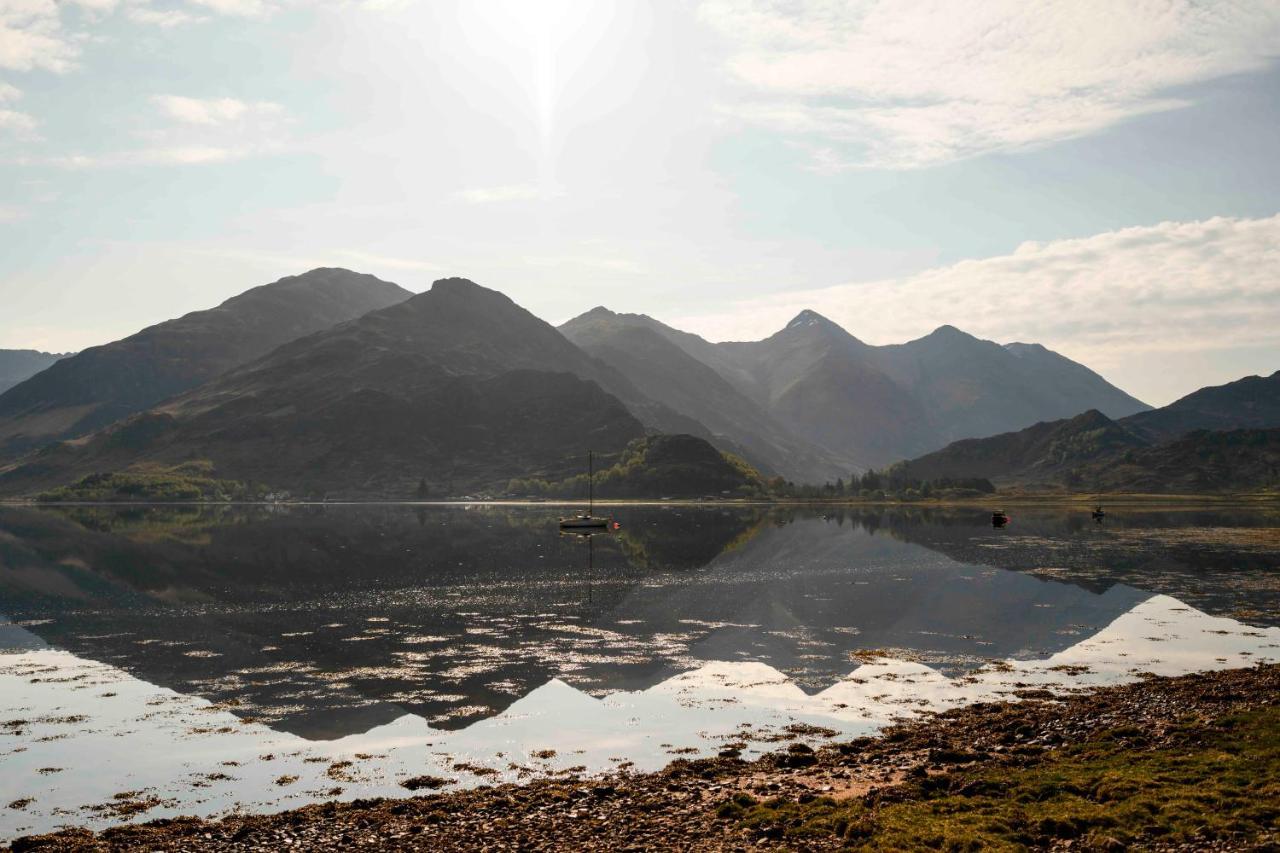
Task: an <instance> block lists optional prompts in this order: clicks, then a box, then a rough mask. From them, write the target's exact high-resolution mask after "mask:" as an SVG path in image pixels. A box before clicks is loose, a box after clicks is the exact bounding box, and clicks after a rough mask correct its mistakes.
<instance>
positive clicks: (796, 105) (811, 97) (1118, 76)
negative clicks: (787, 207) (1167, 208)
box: [699, 0, 1280, 170]
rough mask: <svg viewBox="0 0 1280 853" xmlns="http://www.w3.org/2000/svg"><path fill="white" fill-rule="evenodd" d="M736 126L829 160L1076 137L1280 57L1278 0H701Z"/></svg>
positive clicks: (871, 160)
mask: <svg viewBox="0 0 1280 853" xmlns="http://www.w3.org/2000/svg"><path fill="white" fill-rule="evenodd" d="M699 16H700V18H701V19H702V20H703V21H704V22H705V23H707V24H708V25H709V26H710V27H711V28H712V29H713V30H714V31H715V32H717V33H719V34H721V35H722V36H723V37H724V38H725V41H726V44H727V47H728V50H729V56H728V60H727V68H728V71H729V74H730V75H731V77H732V78H733V79H734V80H735V81H737V82H738V83H740V84H741V97H740V98H738V99H735V100H734V101H732V102H731V103H727V104H725V105H724V109H725V111H726V112H728V113H729V114H731V115H732V116H735V117H737V118H739V119H741V120H743V121H745V122H748V123H751V124H756V125H760V126H764V127H768V128H772V129H776V130H779V131H781V132H783V133H785V134H788V135H791V136H793V137H794V138H796V140H797V141H798V142H799V143H800V144H802V145H804V146H805V147H806V148H808V149H809V150H810V151H811V152H812V153H813V155H814V158H815V165H817V166H818V167H819V168H821V169H825V170H838V169H843V168H850V167H880V168H896V169H909V168H918V167H925V166H932V165H937V164H941V163H946V162H949V161H953V160H957V159H961V158H965V157H971V156H977V155H981V154H986V153H990V152H996V151H1017V150H1022V149H1027V148H1030V147H1034V146H1038V145H1044V144H1048V143H1051V142H1054V141H1058V140H1062V139H1068V138H1071V137H1076V136H1081V135H1084V134H1088V133H1092V132H1094V131H1097V130H1100V129H1101V128H1104V127H1107V126H1109V125H1113V124H1115V123H1117V122H1119V121H1122V120H1124V119H1127V118H1130V117H1132V116H1136V115H1141V114H1143V113H1149V112H1153V111H1158V110H1167V109H1171V108H1175V107H1178V106H1181V105H1184V104H1186V103H1187V101H1186V100H1185V98H1182V97H1177V96H1174V95H1171V94H1169V93H1170V91H1171V90H1173V89H1175V88H1176V87H1180V86H1185V85H1188V84H1193V83H1197V82H1201V81H1206V80H1211V79H1214V78H1218V77H1222V76H1225V75H1229V74H1236V73H1242V72H1249V71H1257V70H1260V69H1262V68H1264V67H1265V66H1266V65H1267V64H1268V63H1269V62H1270V61H1272V60H1274V59H1275V58H1276V57H1277V56H1280V5H1277V4H1276V3H1275V2H1274V0H1240V2H1235V3H1230V4H1226V3H1196V2H1191V0H1169V2H1161V3H1113V2H1109V0H1041V2H1024V0H992V2H983V3H969V4H960V5H957V4H954V3H951V2H944V0H704V2H703V3H702V4H701V6H700V7H699Z"/></svg>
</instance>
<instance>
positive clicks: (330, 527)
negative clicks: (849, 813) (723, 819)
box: [0, 506, 1280, 838]
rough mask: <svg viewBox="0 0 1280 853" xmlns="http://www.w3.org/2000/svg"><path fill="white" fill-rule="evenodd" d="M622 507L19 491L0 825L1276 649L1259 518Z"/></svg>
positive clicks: (385, 777)
mask: <svg viewBox="0 0 1280 853" xmlns="http://www.w3.org/2000/svg"><path fill="white" fill-rule="evenodd" d="M617 515H618V516H620V517H622V518H623V519H624V527H623V529H622V530H620V531H618V532H616V533H614V534H611V535H607V536H598V537H593V538H592V539H591V540H583V539H581V538H579V537H561V536H559V535H558V533H557V530H556V524H555V519H556V516H557V510H555V509H553V508H547V507H498V506H489V507H468V508H463V507H412V506H378V507H367V506H366V507H290V508H281V509H270V508H248V509H246V508H235V509H233V508H175V507H156V508H114V509H113V508H88V507H82V508H72V509H63V510H57V511H54V510H40V509H25V508H5V509H0V613H3V614H5V616H7V617H8V618H7V619H6V618H2V617H0V652H3V653H0V692H2V693H3V697H4V698H3V700H2V701H0V705H3V708H0V714H3V715H5V719H6V720H9V722H8V723H6V724H5V727H4V728H3V730H0V757H3V758H4V760H5V762H6V780H5V781H4V782H3V783H2V784H0V794H3V795H6V796H9V799H11V800H14V801H18V800H25V799H31V800H32V801H33V803H34V804H33V805H31V806H29V807H28V808H24V809H21V810H16V811H15V810H10V812H8V813H4V814H0V838H3V837H6V836H7V835H12V834H14V833H19V832H22V831H35V830H36V829H39V828H48V827H51V826H56V825H58V824H59V823H65V822H71V823H77V822H90V823H93V824H94V825H105V824H108V823H111V822H118V821H119V820H121V819H124V817H123V816H121V815H119V814H116V812H115V811H113V810H112V809H110V808H107V809H106V810H103V809H100V808H98V806H97V805H95V803H97V804H98V805H101V803H102V802H109V801H110V800H111V798H112V796H113V795H114V793H115V792H120V791H126V790H130V791H131V790H143V789H146V790H152V791H154V792H157V793H155V795H154V801H150V800H149V801H148V803H149V805H148V806H147V808H146V809H144V810H142V812H140V813H141V814H144V815H145V817H149V818H154V817H162V816H166V815H170V814H183V813H193V812H194V813H200V814H216V813H219V812H220V811H222V810H225V809H226V808H230V807H232V806H233V805H235V804H237V803H239V804H241V805H243V806H244V807H247V808H253V809H271V808H284V807H287V806H289V805H296V804H299V803H300V802H306V801H310V800H313V799H317V798H324V797H327V796H339V795H340V796H344V797H347V798H350V797H354V796H387V795H395V794H396V793H403V789H401V788H400V787H399V786H398V782H399V781H400V780H402V779H403V778H405V777H407V776H411V775H419V774H422V773H430V774H435V775H438V776H440V777H442V778H445V779H448V780H449V781H450V783H451V784H476V783H478V782H481V781H494V780H511V781H517V780H519V779H522V778H527V777H528V775H530V774H537V773H567V772H603V771H606V770H608V769H610V768H613V767H618V766H627V765H628V764H633V765H634V766H635V767H637V768H639V769H644V768H652V767H658V766H661V764H662V763H663V762H665V761H667V760H670V759H671V758H673V757H676V756H677V755H684V754H708V753H711V754H714V752H715V751H716V750H717V749H719V748H720V746H721V745H722V744H723V743H725V742H728V741H742V742H745V743H748V744H750V746H749V747H748V748H747V750H746V754H752V753H753V751H759V750H763V749H768V748H770V746H769V744H770V743H772V742H774V741H776V739H777V738H779V737H796V736H800V737H803V736H813V735H812V733H813V732H814V731H822V732H825V733H827V734H831V735H834V734H839V735H851V734H861V733H865V732H868V731H872V730H874V729H875V728H876V727H878V726H880V725H883V724H884V723H885V722H887V721H888V720H890V719H892V718H894V717H897V716H900V715H902V714H905V713H914V712H918V711H920V710H924V709H929V708H944V707H950V706H954V705H956V704H962V703H965V702H971V701H979V700H983V699H991V698H999V697H1000V696H1002V695H1007V694H1009V693H1011V692H1016V691H1017V690H1018V689H1020V688H1021V687H1025V686H1027V685H1040V684H1043V685H1048V686H1080V685H1085V684H1091V683H1107V682H1110V681H1114V680H1117V679H1125V678H1132V677H1136V676H1137V675H1138V674H1140V673H1141V672H1146V671H1152V672H1163V673H1175V672H1183V671H1188V670H1192V669H1201V668H1208V667H1219V666H1241V665H1248V664H1249V663H1251V662H1253V661H1259V660H1271V659H1275V657H1276V655H1277V651H1276V650H1277V649H1278V648H1280V630H1278V629H1276V628H1274V627H1265V626H1267V625H1268V624H1272V622H1271V620H1274V619H1275V618H1276V612H1277V611H1276V608H1275V606H1274V605H1275V602H1276V591H1275V588H1276V577H1277V570H1276V566H1277V560H1276V555H1277V552H1278V551H1280V548H1277V545H1276V525H1275V523H1274V519H1272V518H1269V517H1267V516H1256V517H1255V516H1242V515H1240V514H1238V513H1237V514H1233V515H1230V516H1227V515H1222V514H1215V513H1207V512H1205V513H1202V512H1198V511H1197V512H1168V513H1146V514H1142V513H1126V514H1124V517H1123V518H1109V519H1108V521H1107V524H1106V525H1101V526H1100V525H1093V524H1092V523H1089V522H1087V519H1086V520H1085V522H1084V523H1082V522H1081V520H1080V519H1079V518H1077V517H1076V515H1073V514H1062V513H1055V512H1049V511H1045V512H1041V513H1036V512H1026V511H1021V512H1019V513H1018V514H1017V516H1016V517H1015V519H1014V521H1013V523H1012V524H1011V525H1010V526H1009V527H1008V528H1006V529H993V528H992V527H991V526H990V521H989V513H988V512H987V511H986V510H984V509H981V508H977V509H972V510H947V511H936V510H933V511H930V510H894V511H886V512H843V513H842V512H839V511H827V512H826V513H825V514H822V513H819V512H813V511H800V510H785V509H764V508H744V507H704V508H694V507H653V506H649V507H625V508H620V509H619V511H618V513H617ZM588 548H589V549H590V550H589V551H588ZM1171 596H1172V597H1171ZM1187 604H1192V605H1193V607H1189V606H1187ZM1200 610H1204V611H1206V613H1207V614H1210V615H1206V613H1202V612H1199V611H1200ZM1216 616H1230V617H1236V618H1238V619H1243V620H1244V621H1245V622H1246V623H1251V624H1242V623H1241V622H1240V621H1234V620H1233V619H1227V618H1214V617H1216ZM1251 625H1252V626H1262V627H1251ZM50 647H52V648H50ZM992 661H995V662H998V663H995V664H992V663H991V662H992ZM12 724H16V725H12ZM814 726H817V727H819V729H814V728H813V727H814ZM806 732H808V733H810V734H809V735H806V734H805V733H806ZM548 750H551V751H552V752H555V753H556V754H557V755H558V756H559V757H558V758H555V759H545V760H544V759H538V760H537V761H534V760H533V758H531V756H532V757H536V755H537V754H541V753H545V752H547V751H548ZM228 761H230V762H232V763H230V764H226V766H227V767H233V768H234V771H224V770H221V769H219V768H220V767H222V766H223V764H224V763H225V762H228ZM315 762H320V763H319V764H317V763H315ZM325 762H339V763H338V764H337V765H335V766H336V767H337V769H336V770H335V769H334V767H333V766H330V767H328V768H327V769H326V765H325ZM341 762H355V765H354V766H358V767H359V769H358V770H356V769H352V770H349V771H348V770H346V769H343V768H345V767H347V764H343V763H341ZM539 762H540V763H539ZM50 767H53V768H60V771H66V772H65V773H64V772H59V773H57V774H54V775H53V776H51V777H49V778H46V777H45V771H46V770H48V769H49V768H50ZM102 767H111V768H113V770H112V771H111V772H110V773H103V772H95V773H86V772H84V771H86V770H87V769H89V768H102ZM468 768H470V769H468ZM477 768H478V769H477ZM326 773H327V774H328V775H326ZM113 774H114V775H113ZM193 774H194V775H193ZM335 774H336V775H335ZM293 777H297V778H299V779H302V780H304V782H299V783H298V787H297V788H291V787H288V786H287V785H286V786H284V788H282V787H281V785H280V784H279V783H278V780H279V779H285V778H293ZM312 777H315V778H312ZM335 779H337V780H338V781H341V782H342V783H343V784H342V785H339V786H336V787H335V786H333V785H332V782H333V780H335ZM308 780H309V781H308ZM326 781H327V782H328V783H329V784H328V785H326ZM290 784H292V783H290ZM219 786H221V787H219ZM148 796H151V795H148ZM6 801H7V800H6ZM68 815H71V816H72V817H70V818H69V817H68Z"/></svg>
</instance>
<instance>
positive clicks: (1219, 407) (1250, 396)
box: [1124, 370, 1280, 441]
mask: <svg viewBox="0 0 1280 853" xmlns="http://www.w3.org/2000/svg"><path fill="white" fill-rule="evenodd" d="M1124 424H1125V426H1126V427H1128V428H1129V429H1131V430H1133V431H1134V432H1136V433H1138V434H1139V435H1142V436H1144V437H1145V438H1147V439H1149V440H1151V441H1167V440H1169V439H1172V438H1177V437H1178V436H1181V435H1183V434H1185V433H1188V432H1191V431H1192V430H1198V429H1209V430H1226V429H1266V428H1269V427H1277V426H1280V370H1277V371H1276V372H1275V373H1273V374H1271V375H1270V376H1266V377H1263V376H1246V377H1245V378H1243V379H1238V380H1236V381H1235V382H1228V383H1227V384H1225V385H1216V386H1213V387H1209V388H1201V389H1200V390H1199V391H1196V392H1194V393H1191V394H1188V395H1187V396H1185V397H1183V398H1182V399H1180V400H1175V401H1174V402H1172V403H1170V404H1169V405H1167V406H1165V407H1164V408H1161V409H1154V410H1152V411H1149V412H1142V413H1140V414H1136V415H1133V416H1131V417H1128V418H1125V420H1124Z"/></svg>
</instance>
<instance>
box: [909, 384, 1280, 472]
mask: <svg viewBox="0 0 1280 853" xmlns="http://www.w3.org/2000/svg"><path fill="white" fill-rule="evenodd" d="M1278 429H1280V372H1277V373H1274V374H1272V375H1271V376H1269V377H1266V378H1262V377H1258V376H1249V377H1245V378H1244V379H1240V380H1237V381H1235V382H1229V383H1227V384H1225V385H1218V386H1213V387H1209V388H1202V389H1200V390H1199V391H1196V392H1195V393H1193V394H1189V395H1187V396H1186V397H1183V398H1182V399H1180V400H1177V401H1175V402H1173V403H1170V404H1169V405H1168V406H1165V407H1163V408H1160V409H1153V410H1151V411H1147V412H1141V413H1138V414H1135V415H1131V416H1129V417H1127V418H1121V419H1120V420H1118V421H1113V420H1111V419H1110V418H1108V417H1106V416H1105V415H1103V414H1102V413H1101V412H1098V411H1096V410H1094V411H1089V412H1086V413H1085V414H1083V415H1078V416H1077V417H1074V418H1069V419H1064V420H1058V421H1050V422H1045V423H1039V424H1035V425H1034V426H1031V427H1028V428H1027V429H1024V430H1019V431H1016V432H1008V433H1003V434H1001V435H996V436H991V437H989V438H984V439H970V440H965V441H957V442H954V443H952V444H950V445H948V446H947V447H945V448H943V449H942V450H939V451H936V452H934V453H930V454H927V455H925V456H921V457H919V458H917V459H913V460H910V461H909V462H905V463H902V464H901V465H898V466H895V468H894V469H893V474H894V476H897V477H899V478H902V479H908V480H935V479H938V478H940V477H986V478H989V479H991V480H992V481H993V482H995V483H996V484H997V485H1000V484H1004V485H1011V484H1020V485H1033V484H1052V485H1060V486H1067V487H1071V488H1080V489H1088V490H1105V491H1141V492H1201V491H1209V492H1224V491H1236V490H1242V489H1258V488H1270V487H1275V486H1277V485H1280V481H1278V480H1277V477H1276V462H1277V459H1276V440H1277V437H1276V436H1277V430H1278Z"/></svg>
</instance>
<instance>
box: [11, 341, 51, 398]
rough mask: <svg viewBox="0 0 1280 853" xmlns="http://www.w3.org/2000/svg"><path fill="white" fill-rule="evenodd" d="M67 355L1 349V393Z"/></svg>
mask: <svg viewBox="0 0 1280 853" xmlns="http://www.w3.org/2000/svg"><path fill="white" fill-rule="evenodd" d="M66 357H67V356H66V355H60V354H58V353H52V352H39V351H38V350H33V349H0V394H2V393H4V392H5V391H8V390H9V389H10V388H12V387H13V386H14V385H17V384H18V383H19V382H22V381H24V380H26V379H29V378H31V377H32V376H35V375H36V374H37V373H39V372H40V371H42V370H44V369H45V368H46V367H48V366H49V365H51V364H53V363H54V362H55V361H58V360H59V359H62V358H66Z"/></svg>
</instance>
